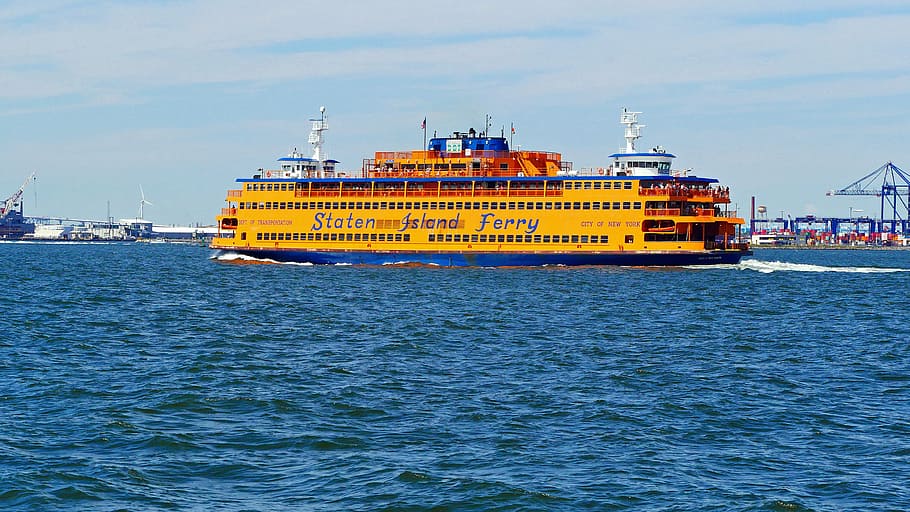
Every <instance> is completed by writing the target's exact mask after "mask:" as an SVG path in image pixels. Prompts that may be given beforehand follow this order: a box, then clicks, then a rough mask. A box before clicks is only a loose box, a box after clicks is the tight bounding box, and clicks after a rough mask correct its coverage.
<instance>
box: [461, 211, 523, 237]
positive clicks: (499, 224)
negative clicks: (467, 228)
mask: <svg viewBox="0 0 910 512" xmlns="http://www.w3.org/2000/svg"><path fill="white" fill-rule="evenodd" d="M456 219H457V217H456ZM538 226H540V219H497V218H496V214H495V213H484V214H482V215H481V216H480V226H478V227H477V229H475V230H474V231H477V232H480V231H484V230H485V229H487V227H491V228H492V229H494V230H513V231H522V230H524V232H525V233H526V234H529V235H530V234H531V233H534V232H535V231H537V227H538Z"/></svg>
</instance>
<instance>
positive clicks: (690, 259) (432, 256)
mask: <svg viewBox="0 0 910 512" xmlns="http://www.w3.org/2000/svg"><path fill="white" fill-rule="evenodd" d="M228 252H233V253H237V254H242V255H246V256H251V257H254V258H261V259H270V260H275V261H280V262H292V263H313V264H316V265H334V264H339V263H341V264H353V265H388V264H405V263H418V264H426V265H440V266H445V267H512V266H515V267H527V266H541V265H567V266H575V265H623V266H679V265H716V264H721V263H726V264H735V263H739V260H740V258H742V257H743V256H747V255H749V254H751V252H749V251H705V252H676V253H672V252H666V253H657V252H640V253H639V252H609V253H604V252H602V253H503V252H477V253H460V252H458V253H456V252H437V253H431V252H404V251H402V252H366V251H299V250H270V249H231V250H230V251H228Z"/></svg>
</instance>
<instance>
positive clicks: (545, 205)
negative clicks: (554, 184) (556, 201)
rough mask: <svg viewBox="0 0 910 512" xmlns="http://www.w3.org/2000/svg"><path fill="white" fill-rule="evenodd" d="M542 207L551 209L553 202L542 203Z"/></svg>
mask: <svg viewBox="0 0 910 512" xmlns="http://www.w3.org/2000/svg"><path fill="white" fill-rule="evenodd" d="M543 208H544V210H552V209H553V203H544V205H543Z"/></svg>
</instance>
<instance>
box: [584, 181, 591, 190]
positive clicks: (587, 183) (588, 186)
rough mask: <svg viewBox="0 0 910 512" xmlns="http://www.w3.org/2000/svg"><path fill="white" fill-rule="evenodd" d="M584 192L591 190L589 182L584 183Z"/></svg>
mask: <svg viewBox="0 0 910 512" xmlns="http://www.w3.org/2000/svg"><path fill="white" fill-rule="evenodd" d="M585 190H591V182H590V181H586V182H585Z"/></svg>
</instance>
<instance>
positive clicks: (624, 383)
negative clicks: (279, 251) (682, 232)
mask: <svg viewBox="0 0 910 512" xmlns="http://www.w3.org/2000/svg"><path fill="white" fill-rule="evenodd" d="M210 256H211V251H210V250H208V249H205V248H201V247H191V246H174V245H149V244H133V245H44V244H0V263H2V267H0V289H2V290H3V297H2V302H0V304H2V305H0V509H3V510H89V511H95V510H98V511H110V510H257V511H259V510H438V511H446V510H453V511H454V510H458V511H460V510H484V511H486V510H680V511H681V510H767V511H805V510H907V509H910V487H908V484H907V481H908V479H910V462H908V461H910V348H908V343H910V341H908V340H910V323H908V321H910V317H908V314H910V312H908V309H907V305H908V302H907V299H906V290H907V289H908V287H910V271H908V270H910V251H865V250H863V251H860V250H851V251H796V250H764V251H761V250H760V251H756V255H755V256H754V257H753V258H751V259H750V260H749V261H746V262H745V263H743V264H741V265H738V266H733V267H731V266H727V267H720V268H711V269H694V268H671V269H638V268H532V269H464V268H459V269H445V268H394V267H379V268H362V267H338V266H336V267H313V266H298V265H253V264H241V263H239V262H237V261H233V262H232V261H217V260H212V259H210ZM893 270H900V271H893Z"/></svg>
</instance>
